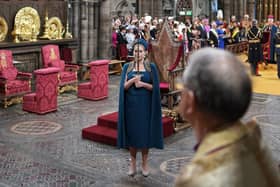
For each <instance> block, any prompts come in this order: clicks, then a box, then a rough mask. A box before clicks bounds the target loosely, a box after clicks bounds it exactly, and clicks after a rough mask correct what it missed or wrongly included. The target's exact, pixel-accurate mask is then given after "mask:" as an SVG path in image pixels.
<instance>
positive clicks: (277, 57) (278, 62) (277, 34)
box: [273, 28, 280, 79]
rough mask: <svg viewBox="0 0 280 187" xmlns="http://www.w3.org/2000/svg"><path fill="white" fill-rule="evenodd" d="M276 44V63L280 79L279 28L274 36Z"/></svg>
mask: <svg viewBox="0 0 280 187" xmlns="http://www.w3.org/2000/svg"><path fill="white" fill-rule="evenodd" d="M273 40H274V43H275V53H276V62H277V76H278V79H280V29H279V28H278V30H277V33H276V34H275V35H274V38H273Z"/></svg>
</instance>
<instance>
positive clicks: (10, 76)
mask: <svg viewBox="0 0 280 187" xmlns="http://www.w3.org/2000/svg"><path fill="white" fill-rule="evenodd" d="M17 74H18V70H17V69H16V68H15V67H10V68H6V69H3V71H2V77H4V78H6V79H7V80H9V81H12V80H15V79H16V77H17Z"/></svg>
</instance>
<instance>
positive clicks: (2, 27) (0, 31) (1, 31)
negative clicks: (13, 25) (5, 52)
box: [0, 16, 8, 42]
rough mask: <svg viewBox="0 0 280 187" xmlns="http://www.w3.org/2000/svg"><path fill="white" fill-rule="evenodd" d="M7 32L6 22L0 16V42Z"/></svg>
mask: <svg viewBox="0 0 280 187" xmlns="http://www.w3.org/2000/svg"><path fill="white" fill-rule="evenodd" d="M7 33H8V24H7V22H6V20H5V18H3V17H1V16H0V42H2V41H4V40H5V39H6V36H7Z"/></svg>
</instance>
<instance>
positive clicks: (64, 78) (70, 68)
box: [42, 45, 79, 93]
mask: <svg viewBox="0 0 280 187" xmlns="http://www.w3.org/2000/svg"><path fill="white" fill-rule="evenodd" d="M42 57H43V59H42V60H43V66H44V67H45V68H48V67H56V68H59V74H58V76H59V93H63V92H64V91H69V90H74V91H77V83H78V76H77V71H78V70H79V66H78V65H73V64H66V63H65V62H64V60H61V58H60V52H59V47H58V46H57V45H46V46H43V47H42Z"/></svg>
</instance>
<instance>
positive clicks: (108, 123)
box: [82, 112, 174, 146]
mask: <svg viewBox="0 0 280 187" xmlns="http://www.w3.org/2000/svg"><path fill="white" fill-rule="evenodd" d="M162 123H163V136H164V137H167V136H170V135H172V134H173V133H174V128H173V120H172V119H171V118H169V117H163V118H162ZM117 124H118V113H117V112H113V113H110V114H106V115H102V116H99V117H98V119H97V125H91V126H89V127H86V128H84V129H83V130H82V137H83V138H84V139H89V140H92V141H95V142H100V143H104V144H108V145H113V146H116V145H117V127H118V125H117Z"/></svg>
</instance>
